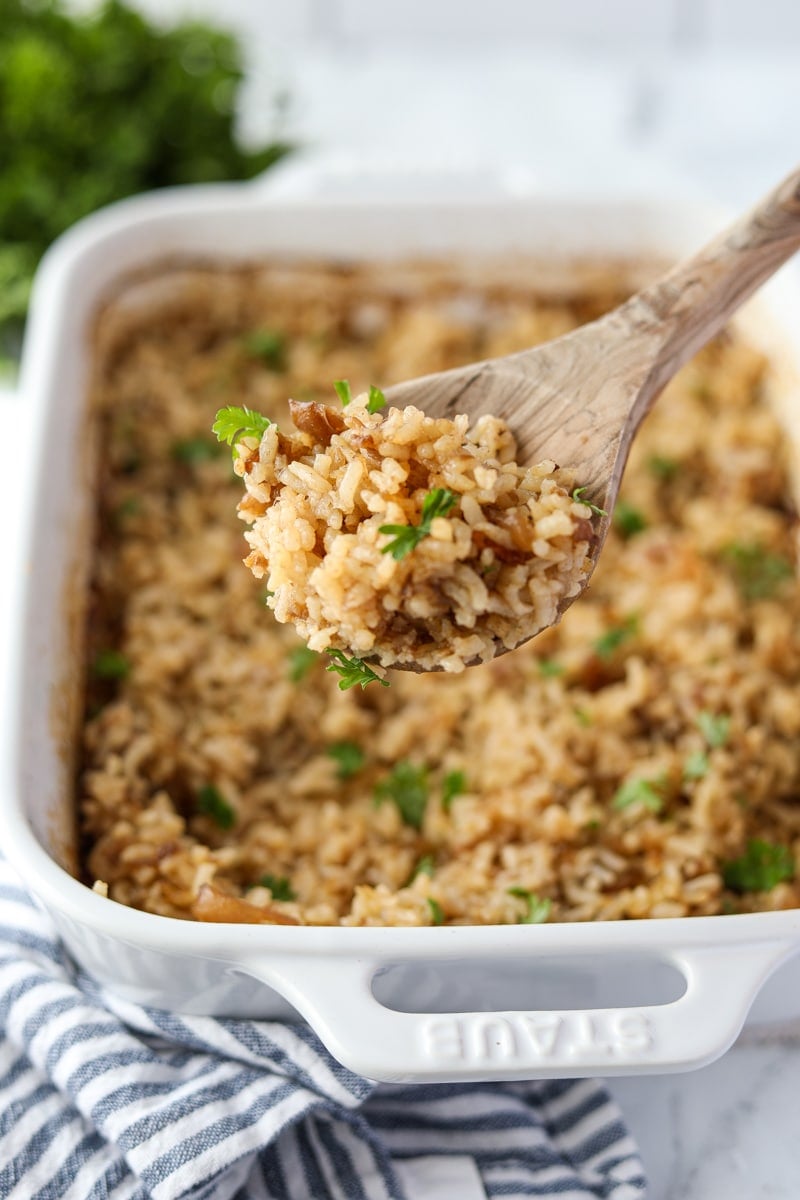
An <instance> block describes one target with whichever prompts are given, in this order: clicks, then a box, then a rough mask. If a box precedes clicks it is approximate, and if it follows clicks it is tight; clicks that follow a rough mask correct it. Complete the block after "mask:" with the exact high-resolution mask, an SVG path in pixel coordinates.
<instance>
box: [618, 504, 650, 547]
mask: <svg viewBox="0 0 800 1200" xmlns="http://www.w3.org/2000/svg"><path fill="white" fill-rule="evenodd" d="M614 528H615V529H616V530H617V532H618V533H619V535H620V536H621V537H622V538H624V539H625V541H627V540H628V538H632V537H634V536H635V535H636V534H637V533H641V532H642V531H643V530H645V529H647V518H646V517H645V515H644V513H643V512H642V511H641V509H639V508H636V507H635V506H634V505H633V504H629V503H628V501H627V500H618V501H617V506H616V508H615V509H614Z"/></svg>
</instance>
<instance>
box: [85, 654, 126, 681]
mask: <svg viewBox="0 0 800 1200" xmlns="http://www.w3.org/2000/svg"><path fill="white" fill-rule="evenodd" d="M130 673H131V664H130V659H129V658H128V657H127V655H125V654H123V653H122V651H121V650H100V651H99V652H98V653H97V654H96V655H95V657H94V661H93V663H92V674H93V675H94V676H95V677H96V678H97V679H127V677H128V676H129V675H130Z"/></svg>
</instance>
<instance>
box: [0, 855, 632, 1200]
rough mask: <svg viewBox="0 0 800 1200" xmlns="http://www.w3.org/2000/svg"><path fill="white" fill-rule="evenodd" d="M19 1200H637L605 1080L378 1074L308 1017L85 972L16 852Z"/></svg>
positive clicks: (3, 1103)
mask: <svg viewBox="0 0 800 1200" xmlns="http://www.w3.org/2000/svg"><path fill="white" fill-rule="evenodd" d="M0 1022H1V1027H2V1034H3V1038H2V1043H0V1196H2V1197H3V1200H189V1198H191V1200H273V1198H274V1200H329V1198H331V1200H333V1198H335V1200H485V1198H486V1197H494V1196H498V1197H500V1196H502V1197H506V1198H510V1200H516V1198H519V1200H521V1198H522V1197H530V1196H558V1197H560V1198H561V1200H590V1198H593V1197H603V1200H635V1198H636V1200H641V1198H642V1197H644V1196H645V1194H646V1185H645V1182H644V1177H643V1172H642V1165H641V1162H640V1160H639V1157H638V1154H637V1151H636V1148H635V1146H634V1144H633V1141H632V1139H631V1137H630V1135H629V1134H628V1132H627V1130H626V1129H625V1126H624V1125H623V1123H622V1120H621V1118H620V1114H619V1112H618V1110H617V1108H616V1107H615V1105H614V1104H613V1102H612V1101H611V1100H610V1099H609V1097H608V1094H607V1093H606V1091H605V1090H604V1088H603V1087H602V1085H600V1084H598V1083H597V1082H594V1081H577V1082H576V1081H569V1082H563V1083H562V1082H538V1083H503V1084H492V1083H488V1084H459V1085H446V1084H441V1085H440V1084H436V1085H430V1086H421V1085H418V1086H415V1087H413V1086H405V1087H400V1086H388V1085H376V1084H373V1083H370V1082H368V1081H367V1080H365V1079H362V1078H360V1077H359V1076H357V1075H353V1074H352V1073H351V1072H350V1071H347V1070H346V1069H345V1068H344V1067H342V1066H340V1065H339V1064H338V1063H337V1062H335V1061H334V1060H333V1059H332V1058H331V1056H330V1055H329V1054H328V1053H327V1051H326V1050H325V1049H324V1048H323V1046H322V1045H321V1044H320V1042H319V1041H318V1039H317V1038H316V1037H315V1036H314V1035H313V1034H312V1033H311V1031H310V1030H309V1028H308V1027H307V1026H306V1025H303V1024H285V1023H279V1022H269V1021H234V1020H215V1019H212V1018H210V1017H183V1016H176V1015H175V1014H172V1013H166V1012H162V1011H159V1010H156V1009H146V1008H142V1007H139V1006H137V1005H134V1004H130V1003H127V1002H125V1001H122V1000H119V999H117V998H116V997H114V996H113V995H111V994H110V993H109V992H106V991H105V990H103V989H102V988H100V987H99V985H97V984H96V983H94V982H93V981H92V980H91V979H90V978H89V977H87V976H86V975H85V974H83V973H82V972H81V971H80V970H78V969H77V968H76V967H75V965H74V963H73V962H72V961H71V960H70V959H69V957H68V955H67V954H66V952H65V950H64V948H63V946H62V945H61V943H60V942H59V940H58V938H57V936H56V935H55V932H54V930H53V927H52V925H51V923H50V922H49V920H48V918H47V917H46V916H45V915H44V914H43V913H42V912H41V910H40V909H39V907H38V906H37V905H36V904H35V903H34V902H33V901H32V900H31V899H30V897H29V896H28V895H27V894H26V892H25V891H24V889H23V888H22V886H21V884H20V881H19V878H18V877H17V876H16V875H15V874H14V872H13V871H12V870H11V869H10V867H9V866H8V864H7V863H5V862H3V861H2V860H0Z"/></svg>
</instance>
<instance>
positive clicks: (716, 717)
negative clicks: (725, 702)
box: [697, 712, 731, 750]
mask: <svg viewBox="0 0 800 1200" xmlns="http://www.w3.org/2000/svg"><path fill="white" fill-rule="evenodd" d="M697 724H698V726H699V728H700V732H701V733H702V735H703V737H704V738H705V739H706V741H707V742H708V744H709V746H710V747H711V748H712V750H716V749H717V748H718V747H719V746H724V745H725V743H726V742H727V740H728V738H729V737H730V733H731V719H730V717H729V716H726V715H725V714H724V713H710V712H699V713H698V714H697Z"/></svg>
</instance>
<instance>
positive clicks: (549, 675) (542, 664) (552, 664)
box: [538, 658, 564, 679]
mask: <svg viewBox="0 0 800 1200" xmlns="http://www.w3.org/2000/svg"><path fill="white" fill-rule="evenodd" d="M538 667H539V674H540V675H543V676H544V677H545V679H556V678H558V676H559V675H563V674H564V667H563V666H562V665H561V663H560V662H556V660H555V659H554V658H540V659H539V662H538Z"/></svg>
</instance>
